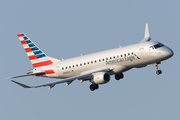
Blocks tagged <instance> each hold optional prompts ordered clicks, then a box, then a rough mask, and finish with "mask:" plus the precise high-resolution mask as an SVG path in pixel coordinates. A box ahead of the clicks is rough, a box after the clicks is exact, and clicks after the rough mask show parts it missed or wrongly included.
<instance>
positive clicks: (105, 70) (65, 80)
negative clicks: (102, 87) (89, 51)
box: [11, 69, 110, 89]
mask: <svg viewBox="0 0 180 120" xmlns="http://www.w3.org/2000/svg"><path fill="white" fill-rule="evenodd" d="M108 71H110V69H103V70H99V71H95V72H91V73H86V74H83V75H78V76H74V77H70V78H67V79H62V80H57V81H53V82H49V83H44V84H40V85H35V86H28V85H25V84H22V83H19V82H16V81H14V80H11V81H12V82H14V83H16V84H18V85H20V86H22V87H24V88H38V87H45V86H49V89H51V88H52V87H54V86H55V85H56V84H60V83H65V82H71V81H74V80H75V79H83V78H86V77H90V76H92V74H94V73H97V72H108Z"/></svg>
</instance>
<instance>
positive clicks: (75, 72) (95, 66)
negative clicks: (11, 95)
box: [8, 23, 174, 91]
mask: <svg viewBox="0 0 180 120" xmlns="http://www.w3.org/2000/svg"><path fill="white" fill-rule="evenodd" d="M17 36H18V37H19V39H20V41H21V43H22V45H23V47H24V49H25V51H26V53H27V55H28V57H29V59H30V61H31V63H32V65H33V67H34V69H33V70H30V71H28V72H27V74H26V75H21V76H16V77H11V78H8V79H13V78H18V77H25V76H31V75H32V76H39V77H49V78H60V80H57V81H53V82H49V83H45V84H40V85H35V86H28V85H25V84H22V83H19V82H17V81H14V80H11V81H12V82H14V83H16V84H18V85H20V86H22V87H24V88H38V87H45V86H49V89H51V88H53V87H54V86H55V85H56V84H59V83H67V84H66V85H67V86H68V85H69V84H71V83H72V82H73V81H74V80H76V79H78V80H79V81H80V83H82V82H84V81H90V82H91V85H90V90H92V91H94V90H96V89H98V88H99V85H100V84H105V83H108V82H109V81H110V75H114V76H115V79H116V80H120V79H122V78H123V77H124V75H123V73H124V72H126V71H127V70H130V69H132V68H141V67H145V66H147V65H149V64H153V65H154V66H155V68H156V70H157V71H156V73H157V74H158V75H159V74H161V73H162V71H161V70H159V69H158V64H160V63H161V61H164V60H166V59H168V58H170V57H172V56H173V54H174V53H173V51H172V50H171V49H170V48H168V47H167V46H165V45H163V44H162V43H160V42H155V41H150V40H151V38H150V34H149V29H148V24H147V23H146V26H145V35H144V39H143V40H141V41H140V42H139V43H137V44H133V45H129V46H125V47H120V48H115V49H111V50H106V51H102V52H97V53H93V54H88V55H82V56H79V57H75V58H70V59H66V60H59V59H56V58H52V57H49V56H47V55H46V54H45V53H44V52H43V51H42V50H41V49H40V48H39V47H38V46H37V45H36V44H35V43H34V42H32V40H30V39H29V38H28V37H27V36H26V35H25V34H24V33H23V34H18V35H17Z"/></svg>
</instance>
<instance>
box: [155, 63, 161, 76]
mask: <svg viewBox="0 0 180 120" xmlns="http://www.w3.org/2000/svg"><path fill="white" fill-rule="evenodd" d="M155 67H156V70H157V71H156V74H157V75H160V74H161V73H162V71H161V70H158V67H159V66H158V64H156V65H155Z"/></svg>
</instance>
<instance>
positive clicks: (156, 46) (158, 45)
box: [154, 43, 164, 49]
mask: <svg viewBox="0 0 180 120" xmlns="http://www.w3.org/2000/svg"><path fill="white" fill-rule="evenodd" d="M162 46H164V45H163V44H161V43H159V44H156V45H154V48H155V49H157V48H160V47H162Z"/></svg>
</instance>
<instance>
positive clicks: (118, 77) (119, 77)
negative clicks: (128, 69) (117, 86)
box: [115, 73, 124, 80]
mask: <svg viewBox="0 0 180 120" xmlns="http://www.w3.org/2000/svg"><path fill="white" fill-rule="evenodd" d="M123 78H124V75H123V73H119V74H115V79H116V80H120V79H123Z"/></svg>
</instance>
